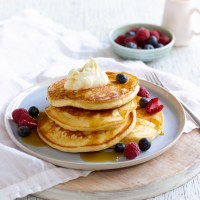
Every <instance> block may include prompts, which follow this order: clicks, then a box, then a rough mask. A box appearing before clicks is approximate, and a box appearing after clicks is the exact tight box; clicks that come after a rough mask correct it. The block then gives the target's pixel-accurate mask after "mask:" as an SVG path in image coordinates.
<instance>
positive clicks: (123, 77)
mask: <svg viewBox="0 0 200 200" xmlns="http://www.w3.org/2000/svg"><path fill="white" fill-rule="evenodd" d="M116 81H117V82H119V83H121V84H123V83H126V82H127V81H128V76H126V75H125V74H117V76H116Z"/></svg>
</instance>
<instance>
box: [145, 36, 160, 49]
mask: <svg viewBox="0 0 200 200" xmlns="http://www.w3.org/2000/svg"><path fill="white" fill-rule="evenodd" d="M147 43H148V44H151V45H153V46H154V47H156V46H157V44H158V40H157V38H156V37H155V36H153V35H151V36H150V37H149V39H148V40H147Z"/></svg>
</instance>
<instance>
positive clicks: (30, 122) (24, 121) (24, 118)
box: [19, 113, 38, 129]
mask: <svg viewBox="0 0 200 200" xmlns="http://www.w3.org/2000/svg"><path fill="white" fill-rule="evenodd" d="M37 124H38V122H37V120H36V119H35V118H33V117H31V116H30V115H28V114H26V113H24V114H22V115H21V117H20V119H19V125H20V126H28V127H29V128H31V129H34V128H37Z"/></svg>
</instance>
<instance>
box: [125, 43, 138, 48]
mask: <svg viewBox="0 0 200 200" xmlns="http://www.w3.org/2000/svg"><path fill="white" fill-rule="evenodd" d="M126 47H128V48H131V49H137V44H136V43H134V42H128V43H127V44H126Z"/></svg>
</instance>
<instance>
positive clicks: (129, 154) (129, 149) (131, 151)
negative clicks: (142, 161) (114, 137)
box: [124, 142, 140, 159]
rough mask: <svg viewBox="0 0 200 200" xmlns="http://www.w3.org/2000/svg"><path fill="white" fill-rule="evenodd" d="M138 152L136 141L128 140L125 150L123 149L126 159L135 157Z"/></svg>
mask: <svg viewBox="0 0 200 200" xmlns="http://www.w3.org/2000/svg"><path fill="white" fill-rule="evenodd" d="M139 154H140V148H139V146H138V144H137V143H135V142H130V143H129V144H128V145H127V146H126V148H125V150H124V156H125V157H126V158H127V159H134V158H136V157H137V156H138V155H139Z"/></svg>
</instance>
